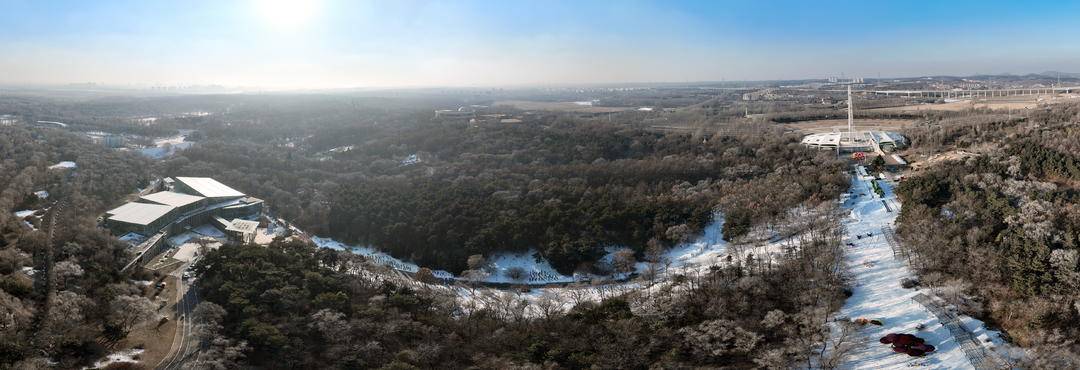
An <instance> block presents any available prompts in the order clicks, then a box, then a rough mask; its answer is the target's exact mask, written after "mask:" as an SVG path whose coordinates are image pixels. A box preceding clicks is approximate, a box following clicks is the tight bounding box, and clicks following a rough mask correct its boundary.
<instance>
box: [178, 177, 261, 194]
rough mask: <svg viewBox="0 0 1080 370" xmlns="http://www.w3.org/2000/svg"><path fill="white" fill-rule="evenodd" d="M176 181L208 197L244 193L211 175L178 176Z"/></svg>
mask: <svg viewBox="0 0 1080 370" xmlns="http://www.w3.org/2000/svg"><path fill="white" fill-rule="evenodd" d="M176 181H178V182H181V183H183V184H184V185H187V186H188V187H190V188H191V189H193V190H195V192H196V193H199V195H202V196H204V197H207V198H227V197H242V196H244V193H241V192H239V191H237V190H236V189H233V188H230V187H228V186H227V185H225V184H222V183H220V182H218V181H217V180H214V179H212V178H209V177H177V178H176Z"/></svg>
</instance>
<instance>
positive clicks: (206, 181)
mask: <svg viewBox="0 0 1080 370" xmlns="http://www.w3.org/2000/svg"><path fill="white" fill-rule="evenodd" d="M171 183H172V186H171V190H166V191H159V192H154V193H149V194H146V195H143V196H141V197H139V200H137V201H134V202H129V203H126V204H124V205H122V206H119V207H116V208H113V209H111V210H109V211H108V212H106V213H105V221H104V223H105V226H106V227H108V228H109V229H110V230H111V231H112V233H113V235H117V236H120V235H124V238H125V239H128V240H146V241H144V242H141V243H138V244H139V245H137V246H133V247H134V248H136V249H137V250H138V251H139V252H138V253H137V255H138V257H137V261H133V262H132V263H130V264H129V267H130V266H132V265H139V264H142V263H143V262H145V261H146V260H149V258H148V256H150V255H153V254H156V253H159V252H161V251H163V250H164V248H167V247H168V245H167V244H168V243H165V242H163V241H162V240H165V239H168V238H169V237H171V236H174V235H178V234H181V233H184V232H186V231H188V230H191V229H193V228H196V227H199V226H202V225H206V224H211V225H213V226H215V227H217V228H218V229H220V230H221V231H222V232H223V233H225V234H226V235H229V236H230V238H235V240H237V241H239V242H242V243H247V242H251V241H254V238H255V230H256V228H257V226H258V223H257V222H254V221H246V220H243V219H244V218H254V217H257V216H258V215H259V214H260V213H262V209H263V208H262V207H263V201H262V199H259V198H255V197H249V196H247V195H245V194H244V193H241V192H239V191H237V190H236V189H233V188H231V187H229V186H227V185H225V184H222V183H220V182H218V181H217V180H214V179H211V178H208V177H177V178H175V180H174V181H172V182H171ZM167 187H168V186H167ZM226 219H231V220H232V221H225V220H226ZM252 223H254V226H252ZM133 234H135V235H133ZM139 236H141V237H142V238H139ZM151 241H152V242H151Z"/></svg>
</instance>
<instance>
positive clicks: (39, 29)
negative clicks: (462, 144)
mask: <svg viewBox="0 0 1080 370" xmlns="http://www.w3.org/2000/svg"><path fill="white" fill-rule="evenodd" d="M1078 16H1080V0H1077V1H1071V0H1060V1H994V0H982V1H966V0H950V1H921V0H906V1H891V0H875V1H829V0H817V1H782V0H775V1H772V0H753V1H749V0H738V1H734V0H733V1H725V0H712V1H676V0H667V1H637V0H608V1H599V0H578V1H561V0H535V1H533V0H486V1H472V0H459V1H452V0H447V1H423V0H380V1H368V0H184V1H167V0H130V1H129V0H95V1H88V0H70V1H68V0H0V84H9V85H10V84H68V83H99V84H108V85H136V86H144V85H170V86H175V85H224V86H250V87H262V88H282V89H292V88H366V87H432V86H477V87H488V86H521V85H574V84H596V83H634V82H697V81H721V80H727V81H732V80H777V79H804V78H826V77H829V76H839V75H841V74H843V75H844V76H848V77H852V76H861V77H869V78H873V77H878V76H881V77H906V76H922V75H961V76H965V75H973V74H986V73H1017V74H1022V73H1034V72H1043V71H1049V70H1054V71H1065V72H1080V41H1078V39H1077V36H1080V22H1077V21H1076V19H1077V17H1078Z"/></svg>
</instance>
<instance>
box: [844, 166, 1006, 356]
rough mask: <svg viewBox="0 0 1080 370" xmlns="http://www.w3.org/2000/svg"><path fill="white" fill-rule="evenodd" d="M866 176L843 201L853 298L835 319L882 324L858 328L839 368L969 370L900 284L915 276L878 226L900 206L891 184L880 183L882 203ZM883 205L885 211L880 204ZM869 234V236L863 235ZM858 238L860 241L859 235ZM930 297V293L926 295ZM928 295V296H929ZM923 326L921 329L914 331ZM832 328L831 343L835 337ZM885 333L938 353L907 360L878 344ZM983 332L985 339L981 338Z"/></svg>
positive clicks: (970, 322) (970, 325)
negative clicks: (922, 341)
mask: <svg viewBox="0 0 1080 370" xmlns="http://www.w3.org/2000/svg"><path fill="white" fill-rule="evenodd" d="M870 179H871V178H870V177H859V178H857V179H854V180H853V181H852V189H851V192H852V193H854V194H860V193H862V194H863V195H861V196H857V197H853V198H852V199H851V200H849V201H847V202H845V204H844V207H845V208H848V209H850V210H851V212H850V215H849V219H848V220H846V222H845V226H846V229H847V231H846V232H847V235H846V239H847V242H851V243H853V244H854V247H850V246H849V247H847V257H846V259H847V267H848V270H849V272H850V273H851V275H852V277H853V280H852V281H853V285H854V286H853V295H852V296H851V297H850V298H848V299H847V301H846V302H845V304H844V306H843V308H842V309H841V310H840V312H839V313H838V314H837V317H847V318H851V319H857V318H866V319H877V320H881V322H882V323H883V324H884V325H883V326H875V325H866V326H863V327H862V328H861V329H859V336H858V337H857V339H856V340H857V341H858V342H857V343H856V345H855V346H854V348H853V349H852V350H851V352H849V353H848V355H847V358H846V362H844V363H843V364H842V366H841V367H842V368H851V369H886V368H907V367H930V368H938V369H972V368H974V367H973V366H972V365H971V363H970V362H969V361H968V359H967V357H965V354H964V352H963V350H962V349H961V348H960V346H959V345H958V343H957V341H956V340H955V338H953V336H952V335H951V334H950V333H949V331H948V330H947V329H946V328H945V327H944V326H943V325H942V323H941V322H939V320H938V319H937V317H936V316H934V315H933V314H932V313H931V312H930V311H929V310H927V309H926V308H925V307H923V306H922V305H921V304H919V303H918V302H915V301H913V300H912V297H914V296H915V295H917V294H919V293H920V291H919V290H915V289H904V288H902V287H901V286H900V282H901V280H903V279H905V278H912V277H914V276H915V275H914V274H913V273H912V271H911V270H910V269H909V268H908V267H907V265H906V264H905V262H904V261H903V260H902V259H901V258H899V257H894V256H893V250H892V247H891V246H890V245H889V242H888V240H887V239H886V237H885V236H884V235H883V234H882V230H883V228H886V227H892V226H893V224H894V222H895V220H896V216H897V212H898V211H899V209H898V208H894V207H895V206H896V205H899V202H898V201H897V199H896V198H895V195H894V193H893V189H892V186H891V185H890V184H888V183H886V182H883V181H879V182H878V184H879V185H880V186H881V187H882V188H883V190H884V191H885V197H884V199H882V198H880V197H878V196H877V195H876V194H874V192H873V190H872V189H871V185H870ZM882 200H885V203H888V204H889V205H890V206H889V208H891V209H892V211H889V210H888V209H887V208H886V207H885V205H884V204H883V203H882ZM868 234H870V236H869V237H867V235H868ZM859 236H861V237H859ZM925 293H927V294H928V293H929V292H925ZM928 295H929V294H928ZM961 320H962V321H963V323H964V326H965V327H966V328H967V329H968V330H969V331H971V332H973V333H974V334H975V335H976V336H978V337H983V338H991V339H993V340H994V341H996V342H997V343H993V344H988V345H1003V344H1002V343H1001V341H1000V339H997V338H1000V337H999V335H998V333H997V332H992V331H989V330H987V329H986V328H985V326H984V325H983V323H982V322H980V321H978V320H975V319H972V318H970V317H961ZM920 324H922V325H924V326H925V329H924V330H918V329H917V327H918V326H919V325H920ZM837 331H838V330H837V329H836V327H834V330H833V332H834V339H835V336H836V335H837V334H836V333H837ZM889 333H908V334H914V335H917V336H919V337H922V338H923V339H925V340H926V341H927V343H929V344H932V345H934V346H935V347H937V351H935V352H933V353H931V354H929V355H927V356H926V357H910V356H908V355H906V354H901V353H895V352H893V351H892V349H891V348H890V346H889V345H885V344H881V343H879V342H878V339H879V338H881V337H883V336H885V335H886V334H889ZM984 334H985V335H984Z"/></svg>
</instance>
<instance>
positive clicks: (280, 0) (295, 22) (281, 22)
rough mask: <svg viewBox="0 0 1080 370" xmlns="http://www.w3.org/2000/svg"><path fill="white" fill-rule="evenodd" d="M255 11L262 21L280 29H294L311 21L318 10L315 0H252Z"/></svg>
mask: <svg viewBox="0 0 1080 370" xmlns="http://www.w3.org/2000/svg"><path fill="white" fill-rule="evenodd" d="M253 2H254V6H255V12H256V13H257V14H258V15H259V16H260V17H261V18H262V20H263V21H264V22H266V23H267V24H268V25H270V26H271V27H273V28H276V29H281V30H296V29H298V28H302V27H304V26H305V25H307V24H309V23H311V21H312V19H313V18H315V16H316V15H317V13H318V12H319V5H320V4H319V1H317V0H254V1H253Z"/></svg>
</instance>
